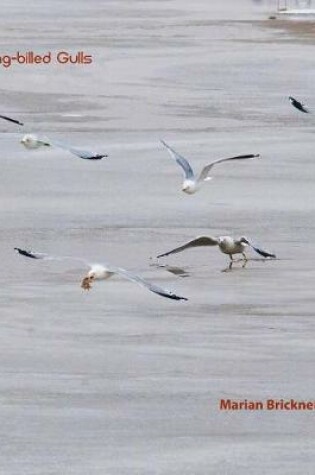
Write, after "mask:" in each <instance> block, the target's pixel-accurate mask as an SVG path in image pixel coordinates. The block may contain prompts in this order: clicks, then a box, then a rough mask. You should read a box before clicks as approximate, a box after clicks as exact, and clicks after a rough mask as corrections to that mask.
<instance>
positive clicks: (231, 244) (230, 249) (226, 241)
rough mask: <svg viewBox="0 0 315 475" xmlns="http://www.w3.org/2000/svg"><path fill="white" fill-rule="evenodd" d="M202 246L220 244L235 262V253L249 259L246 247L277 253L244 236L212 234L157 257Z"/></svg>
mask: <svg viewBox="0 0 315 475" xmlns="http://www.w3.org/2000/svg"><path fill="white" fill-rule="evenodd" d="M201 246H219V249H220V251H221V252H223V254H228V255H229V256H230V260H231V262H233V255H234V254H242V255H243V257H244V260H245V261H247V256H246V254H245V249H246V247H247V246H248V247H250V248H252V249H253V250H254V251H255V252H257V254H259V255H260V256H263V257H266V258H267V257H273V258H275V257H276V256H275V254H271V253H270V252H267V251H264V250H263V249H260V248H259V247H257V246H254V245H253V244H252V243H251V242H250V241H249V240H248V239H247V238H246V237H244V236H242V237H240V238H238V239H234V238H232V237H230V236H218V237H211V236H199V237H196V238H195V239H193V240H192V241H188V242H187V243H185V244H183V245H182V246H179V247H176V248H175V249H172V250H171V251H168V252H165V253H164V254H160V255H159V256H157V258H160V257H164V256H169V255H170V254H177V253H178V252H182V251H184V250H185V249H189V248H190V247H201Z"/></svg>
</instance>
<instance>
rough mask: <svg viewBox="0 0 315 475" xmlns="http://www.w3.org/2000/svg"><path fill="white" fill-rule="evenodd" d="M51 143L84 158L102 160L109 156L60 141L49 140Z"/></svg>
mask: <svg viewBox="0 0 315 475" xmlns="http://www.w3.org/2000/svg"><path fill="white" fill-rule="evenodd" d="M49 142H50V145H52V146H55V147H59V148H62V149H63V150H67V151H68V152H70V153H72V154H73V155H76V156H77V157H79V158H83V159H85V160H101V159H102V158H104V157H107V156H108V155H106V154H105V153H103V154H99V153H94V152H91V151H88V150H83V149H81V148H77V147H72V146H71V145H67V144H65V143H63V142H60V141H56V140H54V141H51V140H50V141H49Z"/></svg>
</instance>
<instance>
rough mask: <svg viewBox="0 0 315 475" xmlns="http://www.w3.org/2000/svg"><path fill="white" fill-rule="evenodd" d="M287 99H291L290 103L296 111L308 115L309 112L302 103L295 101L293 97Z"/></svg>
mask: <svg viewBox="0 0 315 475" xmlns="http://www.w3.org/2000/svg"><path fill="white" fill-rule="evenodd" d="M289 99H291V101H292V102H291V103H292V105H293V106H294V107H295V108H296V109H298V110H300V111H301V112H304V113H305V114H309V112H310V111H309V110H308V109H307V107H306V106H305V105H304V104H303V103H302V102H300V101H298V100H297V99H294V97H292V96H290V97H289Z"/></svg>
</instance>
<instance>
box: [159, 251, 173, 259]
mask: <svg viewBox="0 0 315 475" xmlns="http://www.w3.org/2000/svg"><path fill="white" fill-rule="evenodd" d="M169 254H170V252H165V253H164V254H159V255H158V256H156V258H157V259H160V257H165V256H168V255H169Z"/></svg>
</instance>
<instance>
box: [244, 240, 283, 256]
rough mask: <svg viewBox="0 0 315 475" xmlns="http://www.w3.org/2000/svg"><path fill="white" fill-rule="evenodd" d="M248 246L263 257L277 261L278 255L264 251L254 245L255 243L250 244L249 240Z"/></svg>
mask: <svg viewBox="0 0 315 475" xmlns="http://www.w3.org/2000/svg"><path fill="white" fill-rule="evenodd" d="M246 241H247V244H248V245H249V246H250V247H251V248H252V249H253V250H254V251H255V252H257V254H259V255H260V256H263V257H272V258H273V259H276V257H277V256H276V255H275V254H272V253H271V252H268V251H265V250H264V249H261V248H260V247H258V246H256V245H254V244H253V243H251V242H249V241H248V240H247V239H246Z"/></svg>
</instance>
